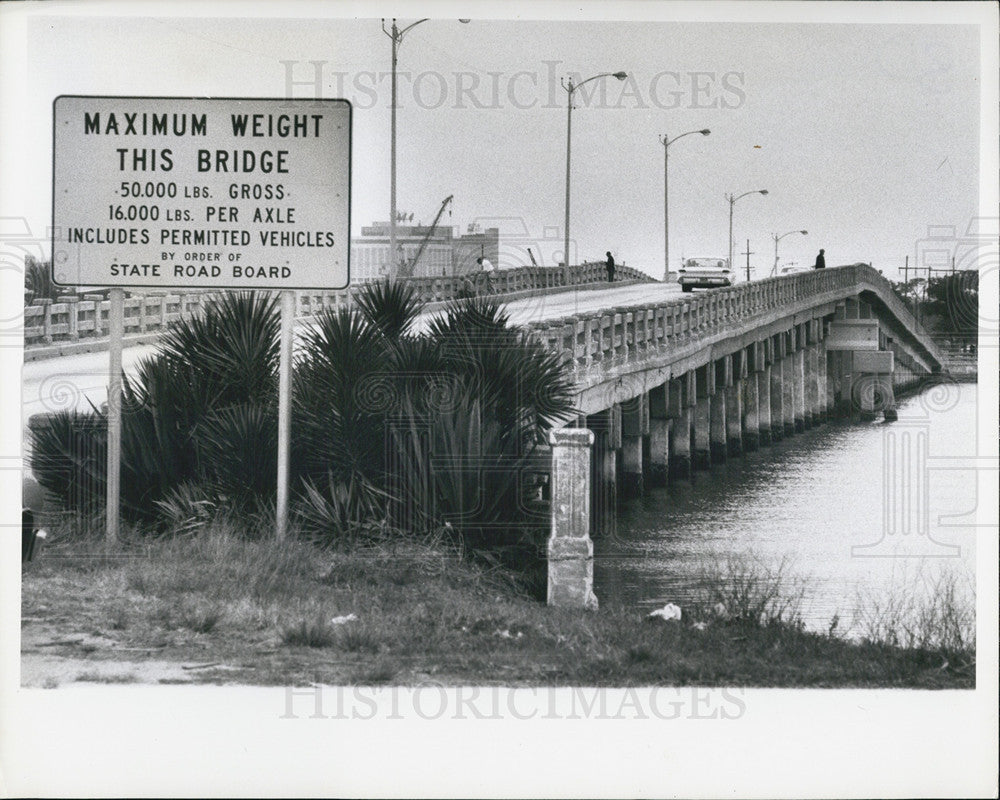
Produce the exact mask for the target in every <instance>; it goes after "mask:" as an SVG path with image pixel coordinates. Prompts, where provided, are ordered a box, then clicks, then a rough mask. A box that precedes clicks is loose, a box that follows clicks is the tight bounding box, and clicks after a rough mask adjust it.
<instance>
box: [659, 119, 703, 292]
mask: <svg viewBox="0 0 1000 800" xmlns="http://www.w3.org/2000/svg"><path fill="white" fill-rule="evenodd" d="M692 133H700V134H701V135H702V136H708V134H710V133H711V131H710V130H709V129H708V128H703V129H702V130H700V131H688V132H687V133H682V134H680V136H675V137H674V138H673V139H668V138H667V134H663V136H661V137H660V143H661V144H662V145H663V280H664V281H666V280H667V276H668V275H669V273H670V228H669V226H668V223H667V187H668V185H669V184H668V183H667V148H668V147H670V145H672V144H673V143H674V142H676V141H677V140H678V139H680V138H682V137H684V136H690V135H691V134H692Z"/></svg>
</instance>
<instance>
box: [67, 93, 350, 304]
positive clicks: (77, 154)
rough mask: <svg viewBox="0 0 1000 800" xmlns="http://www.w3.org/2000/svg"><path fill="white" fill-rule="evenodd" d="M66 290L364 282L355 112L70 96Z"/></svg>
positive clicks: (315, 103)
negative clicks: (356, 214)
mask: <svg viewBox="0 0 1000 800" xmlns="http://www.w3.org/2000/svg"><path fill="white" fill-rule="evenodd" d="M53 152H54V155H53V202H52V253H53V279H54V280H55V282H56V283H58V284H61V285H64V286H123V287H152V288H160V287H162V288H234V289H244V288H246V289H249V288H257V289H339V288H343V287H345V286H347V284H348V282H349V279H350V274H349V272H350V265H349V253H350V197H351V186H350V182H351V106H350V104H349V103H348V102H347V101H345V100H291V99H274V100H260V99H228V98H226V99H196V98H163V97H159V98H153V97H84V96H68V95H66V96H61V97H58V98H56V100H55V102H54V104H53Z"/></svg>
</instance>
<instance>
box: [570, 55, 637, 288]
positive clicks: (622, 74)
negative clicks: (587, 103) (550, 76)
mask: <svg viewBox="0 0 1000 800" xmlns="http://www.w3.org/2000/svg"><path fill="white" fill-rule="evenodd" d="M608 77H611V78H617V79H618V80H620V81H623V80H625V79H626V78H627V77H628V73H627V72H602V73H601V74H600V75H594V76H592V77H590V78H587V80H585V81H580V82H579V83H576V84H574V83H573V79H572V78H568V79H565V80H561V81H560V83H562V87H563V89H565V90H566V219H565V222H564V225H563V233H564V238H563V281H564V283H565V284H566V285H567V286H568V285H569V153H570V134H571V132H572V130H573V92H575V91H576V90H577V89H579V88H580V87H581V86H583V85H584V84H585V83H590V82H591V81H596V80H597V79H598V78H608Z"/></svg>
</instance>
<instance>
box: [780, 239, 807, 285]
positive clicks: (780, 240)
mask: <svg viewBox="0 0 1000 800" xmlns="http://www.w3.org/2000/svg"><path fill="white" fill-rule="evenodd" d="M792 233H801V234H802V235H803V236H805V235H806V234H807V233H809V231H788V232H787V233H783V234H781V236H778V234H776V233H772V234H771V236H772V237H773V238H774V266H773V267H772V268H771V276H772V277H773V276H775V275H777V274H778V242H780V241H781V240H782V239H784V238H785V237H786V236H788V235H789V234H792Z"/></svg>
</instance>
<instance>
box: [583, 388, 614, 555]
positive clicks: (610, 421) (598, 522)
mask: <svg viewBox="0 0 1000 800" xmlns="http://www.w3.org/2000/svg"><path fill="white" fill-rule="evenodd" d="M587 427H588V428H589V429H590V430H592V431H593V433H594V448H593V456H592V458H591V473H590V474H591V484H590V485H591V514H590V518H591V529H592V530H593V531H594V532H595V533H596V534H600V535H602V536H609V537H611V536H614V535H615V534H616V533H617V531H618V527H617V525H618V523H617V520H618V513H617V511H618V448H620V447H621V429H622V426H621V406H618V405H617V404H616V405H615V406H613V407H612V408H610V409H608V410H607V411H601V412H600V413H598V414H592V415H590V416H588V417H587Z"/></svg>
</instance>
